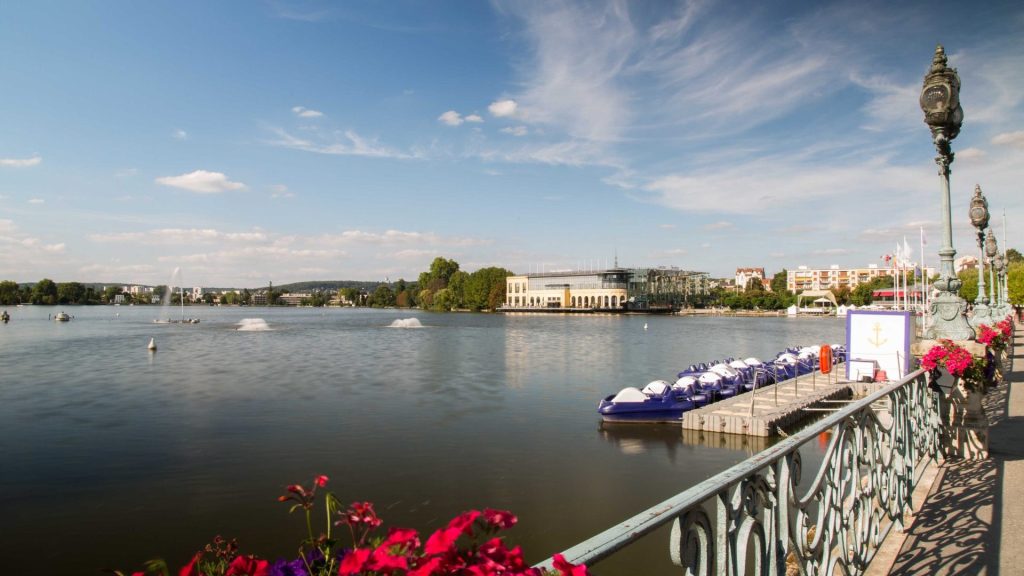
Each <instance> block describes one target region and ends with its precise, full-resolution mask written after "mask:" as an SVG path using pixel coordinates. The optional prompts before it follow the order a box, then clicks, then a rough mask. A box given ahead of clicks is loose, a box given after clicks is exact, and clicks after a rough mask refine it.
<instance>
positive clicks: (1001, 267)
mask: <svg viewBox="0 0 1024 576" xmlns="http://www.w3.org/2000/svg"><path fill="white" fill-rule="evenodd" d="M992 267H993V268H995V269H996V295H997V296H996V305H995V307H994V309H995V310H994V311H995V313H996V315H997V317H999V318H1003V317H1005V316H1007V315H1009V313H1010V311H1009V307H1008V306H1007V305H1006V294H1004V293H1003V275H1004V274H1005V273H1006V260H1005V259H1004V258H1003V255H1002V254H999V255H998V256H996V257H995V258H994V259H993V261H992Z"/></svg>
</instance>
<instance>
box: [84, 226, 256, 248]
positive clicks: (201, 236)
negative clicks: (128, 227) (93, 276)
mask: <svg viewBox="0 0 1024 576" xmlns="http://www.w3.org/2000/svg"><path fill="white" fill-rule="evenodd" d="M89 239H90V240H92V241H93V242H103V243H129V244H152V245H166V244H172V245H190V244H210V243H223V242H262V241H266V240H267V239H268V235H267V234H266V233H265V232H262V231H253V232H221V231H219V230H216V229H213V228H160V229H156V230H147V231H145V232H118V233H110V234H92V235H90V236H89Z"/></svg>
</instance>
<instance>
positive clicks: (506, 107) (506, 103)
mask: <svg viewBox="0 0 1024 576" xmlns="http://www.w3.org/2000/svg"><path fill="white" fill-rule="evenodd" d="M517 108H519V104H517V103H516V101H515V100H497V101H494V102H491V104H490V106H488V107H487V110H488V111H489V112H490V113H491V116H494V117H496V118H508V117H511V116H515V114H516V109H517Z"/></svg>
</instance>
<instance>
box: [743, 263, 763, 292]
mask: <svg viewBox="0 0 1024 576" xmlns="http://www.w3.org/2000/svg"><path fill="white" fill-rule="evenodd" d="M754 278H757V279H758V280H760V281H761V284H762V285H763V284H764V268H737V269H736V290H737V291H739V292H742V291H743V290H746V289H747V284H749V283H750V281H751V280H752V279H754Z"/></svg>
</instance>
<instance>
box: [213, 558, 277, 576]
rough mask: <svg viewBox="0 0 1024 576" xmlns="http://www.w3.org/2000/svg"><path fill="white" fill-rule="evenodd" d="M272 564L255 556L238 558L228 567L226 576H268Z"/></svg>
mask: <svg viewBox="0 0 1024 576" xmlns="http://www.w3.org/2000/svg"><path fill="white" fill-rule="evenodd" d="M269 572H270V562H267V561H266V560H259V559H258V558H256V557H255V556H238V557H236V558H235V559H234V560H233V561H232V562H231V564H230V565H229V566H228V571H227V572H226V573H225V575H224V576H268V574H269Z"/></svg>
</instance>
